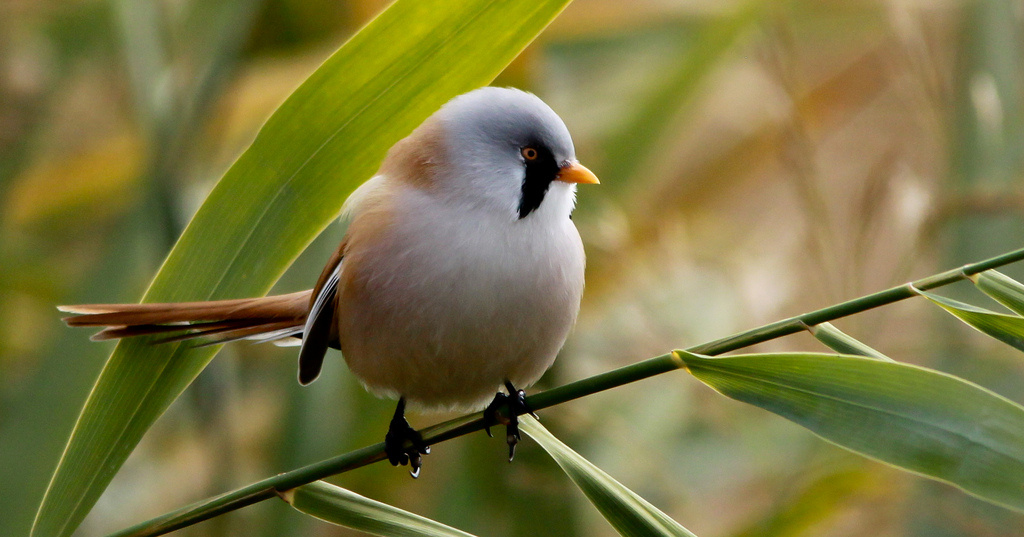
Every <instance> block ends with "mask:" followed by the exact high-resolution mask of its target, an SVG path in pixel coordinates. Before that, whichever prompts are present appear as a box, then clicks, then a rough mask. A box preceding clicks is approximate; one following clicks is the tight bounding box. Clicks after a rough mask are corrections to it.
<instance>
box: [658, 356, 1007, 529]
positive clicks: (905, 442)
mask: <svg viewBox="0 0 1024 537" xmlns="http://www.w3.org/2000/svg"><path fill="white" fill-rule="evenodd" d="M676 355H677V356H679V358H680V359H681V360H682V361H683V362H684V363H685V365H686V368H687V370H689V371H690V373H691V374H692V375H693V376H695V377H697V378H698V379H700V380H701V381H702V382H704V383H705V384H707V385H708V386H711V387H712V388H714V389H715V390H717V391H718V392H720V393H721V394H723V395H725V396H727V397H731V398H733V399H736V400H738V401H743V402H745V403H750V404H752V405H756V406H759V407H761V408H764V409H766V410H769V411H771V412H774V413H776V414H778V415H780V416H782V417H784V418H786V419H789V420H791V421H793V422H795V423H797V424H799V425H802V426H804V427H806V428H808V429H810V430H811V431H813V432H814V433H815V434H817V435H819V436H821V437H822V438H824V439H826V440H828V441H830V442H833V443H835V444H837V445H839V446H842V447H844V448H846V449H849V450H851V451H854V452H857V453H860V454H862V455H865V456H868V457H871V458H873V459H877V460H879V461H882V462H885V463H888V464H891V465H893V466H897V467H899V468H903V469H905V470H909V471H911V472H914V473H916V474H919V475H922V476H925V477H930V478H932V479H936V480H939V481H944V482H947V483H950V484H952V485H955V486H957V487H959V488H961V489H963V490H964V491H966V492H968V493H970V494H973V495H975V496H977V497H979V498H981V499H983V500H986V501H989V502H992V503H994V504H998V505H1001V506H1004V507H1008V508H1011V509H1016V510H1018V511H1024V407H1021V406H1020V405H1018V404H1016V403H1014V402H1012V401H1010V400H1008V399H1006V398H1004V397H1001V396H999V395H996V394H995V393H992V392H991V391H989V390H986V389H985V388H982V387H981V386H978V385H976V384H972V383H970V382H967V381H965V380H963V379H959V378H957V377H954V376H951V375H947V374H945V373H940V372H937V371H933V370H930V369H925V368H922V367H917V366H913V365H908V364H902V363H896V362H885V361H881V360H874V359H867V358H863V357H859V356H848V355H833V354H814V353H792V354H747V355H736V356H726V357H720V358H711V357H706V356H699V355H696V354H691V353H688V352H686V351H676Z"/></svg>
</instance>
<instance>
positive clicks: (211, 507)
mask: <svg viewBox="0 0 1024 537" xmlns="http://www.w3.org/2000/svg"><path fill="white" fill-rule="evenodd" d="M1021 260H1024V248H1021V249H1019V250H1014V251H1011V252H1007V253H1005V254H1002V255H999V256H996V257H992V258H989V259H986V260H984V261H980V262H977V263H971V264H968V265H964V266H963V267H960V268H957V269H953V270H949V271H946V272H942V273H939V274H935V275H932V276H929V277H927V278H922V279H920V280H917V281H914V282H911V283H906V284H903V285H900V286H896V287H892V288H890V289H886V290H884V291H880V292H877V293H873V294H870V295H865V296H862V297H860V298H855V299H853V300H849V301H846V302H842V303H839V304H836V305H834V306H830V307H827V308H823V309H820V310H815V311H811V312H808V313H804V314H803V315H797V316H795V317H790V318H788V319H783V320H781V321H776V322H774V323H771V324H767V325H764V326H761V327H759V328H755V329H753V330H748V331H746V332H741V333H739V334H735V335H732V336H728V337H725V338H722V339H718V340H715V341H712V342H709V343H704V344H702V345H697V346H695V347H691V348H689V349H687V350H688V351H690V352H693V353H697V354H707V355H718V354H722V353H726V352H729V351H734V350H737V349H741V348H744V347H749V346H751V345H756V344H758V343H763V342H765V341H769V340H772V339H776V338H780V337H782V336H786V335H789V334H793V333H796V332H799V331H801V330H806V329H807V328H808V327H810V326H814V325H816V324H820V323H823V322H827V321H833V320H836V319H839V318H842V317H847V316H850V315H853V314H856V313H860V312H863V311H867V310H869V309H873V308H877V307H879V306H884V305H886V304H891V303H893V302H897V301H900V300H903V299H906V298H910V297H913V296H917V295H916V293H915V292H914V289H915V288H916V289H920V290H928V289H935V288H937V287H942V286H945V285H949V284H951V283H955V282H958V281H961V280H964V279H967V278H968V277H969V276H972V275H974V274H978V273H980V272H984V271H986V270H989V269H993V268H996V267H1000V266H1003V265H1007V264H1009V263H1013V262H1015V261H1021ZM681 367H682V362H681V361H680V360H679V359H678V358H677V357H676V356H675V354H674V353H668V354H664V355H661V356H657V357H654V358H649V359H647V360H643V361H641V362H637V363H635V364H631V365H627V366H625V367H620V368H618V369H614V370H612V371H607V372H605V373H601V374H599V375H595V376H592V377H589V378H585V379H582V380H577V381H575V382H571V383H569V384H565V385H563V386H559V387H557V388H553V389H550V390H547V391H545V392H541V393H538V394H535V395H532V396H530V397H527V399H526V401H527V404H529V405H530V407H531V408H533V409H534V410H540V409H543V408H547V407H550V406H554V405H558V404H561V403H565V402H567V401H571V400H573V399H578V398H580V397H583V396H586V395H591V394H594V393H598V392H601V391H604V390H608V389H611V388H615V387H618V386H622V385H624V384H629V383H631V382H636V381H638V380H642V379H645V378H649V377H653V376H655V375H659V374H661V373H666V372H668V371H672V370H675V369H679V368H681ZM483 428H484V420H483V414H482V413H475V414H468V415H466V416H462V417H459V418H455V419H452V420H449V421H446V422H443V423H439V424H437V425H433V426H431V427H427V428H425V429H422V430H421V431H420V432H421V433H422V435H423V440H424V441H425V442H426V443H427V444H430V445H432V444H437V443H439V442H443V441H445V440H450V439H452V438H456V437H459V436H462V435H464V434H468V433H471V432H474V431H479V430H481V429H483ZM385 458H386V456H385V455H384V443H383V442H381V443H379V444H374V445H372V446H367V447H364V448H362V449H357V450H355V451H351V452H349V453H346V454H344V455H339V456H337V457H333V458H330V459H326V460H323V461H320V462H317V463H314V464H311V465H309V466H304V467H302V468H298V469H295V470H291V471H289V472H285V473H282V474H278V475H276V476H273V477H269V478H267V479H264V480H262V481H257V482H256V483H252V484H251V485H248V486H245V487H242V488H240V489H237V490H234V491H231V492H227V493H224V494H221V495H220V496H215V497H213V498H208V499H206V500H203V501H200V502H197V503H194V504H192V505H189V506H187V507H183V508H181V509H179V510H177V511H173V512H171V513H167V514H165V515H162V516H160V517H157V518H154V519H152V520H149V521H146V522H143V523H141V524H138V525H135V526H132V527H130V528H127V529H124V530H122V531H119V532H117V533H114V534H112V536H111V537H128V536H132V537H142V536H152V535H163V534H165V533H168V532H171V531H174V530H176V529H180V528H184V527H187V526H191V525H193V524H196V523H198V522H201V521H203V520H207V519H209V518H213V517H215V516H217V515H220V514H223V513H226V512H228V511H234V510H235V509H239V508H242V507H245V506H247V505H251V504H254V503H257V502H260V501H263V500H266V499H268V498H272V497H274V496H277V495H278V494H279V493H281V492H283V491H286V490H289V489H292V488H295V487H298V486H301V485H305V484H307V483H312V482H313V481H317V480H319V479H323V478H325V477H328V476H332V475H335V474H340V473H343V472H347V471H349V470H353V469H355V468H360V467H362V466H366V465H368V464H372V463H375V462H378V461H381V460H384V459H385Z"/></svg>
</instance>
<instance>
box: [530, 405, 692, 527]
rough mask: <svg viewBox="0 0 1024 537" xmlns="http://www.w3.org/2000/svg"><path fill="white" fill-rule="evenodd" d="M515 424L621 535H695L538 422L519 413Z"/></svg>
mask: <svg viewBox="0 0 1024 537" xmlns="http://www.w3.org/2000/svg"><path fill="white" fill-rule="evenodd" d="M519 426H520V428H521V429H522V431H523V432H524V433H526V434H528V435H530V438H533V439H534V440H535V441H536V442H537V443H538V444H540V446H541V447H542V448H544V451H547V452H548V455H551V458H552V459H555V462H556V463H558V466H560V467H561V468H562V470H563V471H564V472H565V474H566V475H568V476H569V479H571V480H572V482H573V483H575V484H576V486H577V487H579V488H580V490H582V491H583V494H585V495H586V496H587V499H589V500H590V502H591V503H593V504H594V507H596V508H597V510H598V511H600V512H601V515H602V516H604V518H605V519H607V520H608V522H609V523H610V524H611V525H612V527H614V528H615V530H616V531H618V532H619V533H620V534H621V535H635V536H637V537H640V536H650V535H675V536H684V537H696V536H695V535H694V534H693V533H690V531H689V530H687V529H686V528H684V527H682V526H681V525H680V524H679V523H678V522H676V521H675V520H672V518H671V517H669V516H668V515H666V514H665V513H663V512H661V510H659V509H658V508H657V507H655V506H653V505H651V504H650V503H649V502H648V501H647V500H645V499H643V498H641V497H640V496H639V495H637V494H636V493H635V492H633V491H631V490H629V489H628V488H626V487H625V486H624V485H623V484H622V483H619V482H618V481H616V480H615V479H613V478H612V477H611V476H610V475H608V474H606V473H604V471H603V470H601V469H600V468H598V467H597V466H594V465H593V464H592V463H591V462H590V461H588V460H587V459H584V458H583V457H582V456H580V454H579V453H576V452H575V451H573V450H572V449H571V448H569V446H567V445H565V444H563V443H562V442H561V441H560V440H558V439H557V438H555V435H553V434H551V432H549V431H548V430H547V429H545V428H544V426H543V425H541V424H540V422H539V421H537V420H536V419H534V418H532V417H530V416H520V417H519Z"/></svg>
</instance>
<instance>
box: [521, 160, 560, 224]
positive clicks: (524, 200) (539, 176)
mask: <svg viewBox="0 0 1024 537" xmlns="http://www.w3.org/2000/svg"><path fill="white" fill-rule="evenodd" d="M530 147H533V148H534V149H536V150H537V158H536V159H534V160H526V161H525V166H526V177H524V178H523V191H522V195H521V196H520V198H519V218H520V219H523V218H526V216H527V215H528V214H530V213H531V212H533V210H534V209H536V208H537V207H540V204H541V202H543V201H544V194H547V192H548V187H550V186H551V181H554V180H555V179H556V178H557V177H558V172H559V170H560V168H559V167H558V163H557V162H555V157H554V155H552V154H551V151H550V150H548V148H546V147H544V146H542V145H534V146H530Z"/></svg>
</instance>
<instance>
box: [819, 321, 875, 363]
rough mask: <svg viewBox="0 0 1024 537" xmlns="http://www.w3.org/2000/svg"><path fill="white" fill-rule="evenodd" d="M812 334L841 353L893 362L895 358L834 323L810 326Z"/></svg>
mask: <svg viewBox="0 0 1024 537" xmlns="http://www.w3.org/2000/svg"><path fill="white" fill-rule="evenodd" d="M810 331H811V334H813V335H814V337H815V338H817V340H818V341H820V342H822V343H824V344H825V346H827V347H828V348H830V349H832V350H834V351H836V352H838V353H841V354H853V355H856V356H865V357H867V358H875V359H878V360H885V361H887V362H892V361H893V359H892V358H889V357H888V356H886V355H884V354H882V353H880V352H878V351H876V350H875V349H873V348H871V347H869V346H867V345H865V344H864V343H862V342H860V341H859V340H857V339H854V338H853V337H852V336H850V335H848V334H847V333H845V332H843V331H842V330H840V329H838V328H836V327H835V326H833V325H832V323H821V324H816V325H814V326H812V327H811V328H810Z"/></svg>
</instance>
